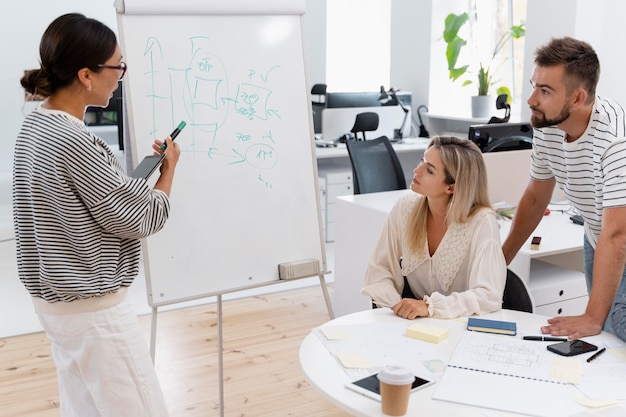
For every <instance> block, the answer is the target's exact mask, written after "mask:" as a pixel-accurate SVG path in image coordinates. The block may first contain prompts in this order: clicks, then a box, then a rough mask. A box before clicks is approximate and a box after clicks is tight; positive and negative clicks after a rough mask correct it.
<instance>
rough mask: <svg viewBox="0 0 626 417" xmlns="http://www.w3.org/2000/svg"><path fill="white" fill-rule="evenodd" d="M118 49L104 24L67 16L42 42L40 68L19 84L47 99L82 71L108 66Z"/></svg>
mask: <svg viewBox="0 0 626 417" xmlns="http://www.w3.org/2000/svg"><path fill="white" fill-rule="evenodd" d="M116 47H117V38H116V36H115V33H114V32H113V31H112V30H111V29H110V28H109V27H107V26H106V25H105V24H103V23H101V22H99V21H97V20H95V19H91V18H88V17H85V16H84V15H82V14H79V13H68V14H64V15H62V16H59V17H57V18H56V19H55V20H54V21H52V23H50V25H49V26H48V28H47V29H46V31H45V32H44V34H43V36H42V38H41V42H40V44H39V58H40V65H41V68H39V69H35V70H30V71H26V72H25V74H24V76H23V77H22V79H21V80H20V83H21V84H22V87H24V89H25V90H26V91H28V92H29V93H31V94H37V95H41V96H43V97H48V96H50V95H52V94H54V93H55V92H56V91H57V90H58V89H59V88H63V87H67V86H68V85H70V84H71V83H72V82H73V81H74V79H75V78H76V74H77V73H78V70H80V69H81V68H86V67H88V68H95V67H96V66H97V65H98V64H103V63H105V62H106V61H107V60H108V59H109V58H111V56H112V55H113V53H115V48H116Z"/></svg>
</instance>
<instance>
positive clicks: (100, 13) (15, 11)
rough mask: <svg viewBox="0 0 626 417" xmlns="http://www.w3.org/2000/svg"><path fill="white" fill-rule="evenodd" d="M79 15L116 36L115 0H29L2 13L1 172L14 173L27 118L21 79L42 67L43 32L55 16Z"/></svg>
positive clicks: (15, 3) (0, 82) (0, 25)
mask: <svg viewBox="0 0 626 417" xmlns="http://www.w3.org/2000/svg"><path fill="white" fill-rule="evenodd" d="M69 12H79V13H83V14H84V15H86V16H88V17H93V18H95V19H98V20H100V21H102V22H103V23H105V24H106V25H108V26H109V27H110V28H111V29H113V30H114V31H115V32H116V33H117V22H116V15H115V8H114V6H113V0H54V1H50V0H30V1H18V2H12V3H11V7H4V8H3V11H2V13H0V28H1V29H0V31H1V32H0V33H1V35H2V36H0V50H1V51H2V55H3V60H4V62H3V64H2V65H0V85H1V86H2V90H1V91H2V94H0V115H2V116H1V117H0V120H1V121H2V129H3V138H2V140H0V173H1V172H9V171H11V166H12V163H13V147H14V145H15V138H16V136H17V133H18V131H19V128H20V125H21V124H22V121H23V119H24V117H23V115H22V105H23V103H24V89H23V88H22V86H21V85H20V81H19V80H20V78H21V76H22V74H23V73H24V71H25V70H28V69H33V68H39V41H40V39H41V35H42V34H43V32H44V30H45V29H46V27H48V25H49V24H50V22H52V20H54V19H55V18H56V17H58V16H60V15H62V14H65V13H69Z"/></svg>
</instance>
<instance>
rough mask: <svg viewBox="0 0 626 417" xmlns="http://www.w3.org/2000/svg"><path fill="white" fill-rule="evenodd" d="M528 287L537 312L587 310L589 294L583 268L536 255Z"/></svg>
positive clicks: (556, 313) (562, 313) (558, 313)
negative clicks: (557, 262)
mask: <svg viewBox="0 0 626 417" xmlns="http://www.w3.org/2000/svg"><path fill="white" fill-rule="evenodd" d="M528 287H529V289H530V293H531V295H532V298H533V301H534V305H535V311H534V312H535V313H537V314H543V315H545V316H550V317H556V316H576V315H579V314H583V313H584V312H585V308H586V306H587V300H588V299H589V297H588V295H587V285H586V283H585V274H584V273H582V272H579V271H575V270H572V269H567V268H561V267H559V266H557V265H552V264H549V263H547V262H543V261H540V260H537V259H533V260H531V264H530V281H529V285H528Z"/></svg>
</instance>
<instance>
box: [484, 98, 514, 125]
mask: <svg viewBox="0 0 626 417" xmlns="http://www.w3.org/2000/svg"><path fill="white" fill-rule="evenodd" d="M508 97H509V96H508V95H507V94H500V95H499V96H498V97H497V98H496V109H498V110H500V109H506V110H505V113H504V117H503V118H499V117H496V116H493V117H492V118H491V119H489V122H488V124H489V123H508V122H509V119H510V118H511V106H510V105H509V103H507V102H506V101H507V99H508Z"/></svg>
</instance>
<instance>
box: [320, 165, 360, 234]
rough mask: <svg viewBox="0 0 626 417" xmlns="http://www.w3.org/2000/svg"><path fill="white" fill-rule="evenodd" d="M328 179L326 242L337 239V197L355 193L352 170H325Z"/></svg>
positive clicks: (325, 176) (325, 177)
mask: <svg viewBox="0 0 626 417" xmlns="http://www.w3.org/2000/svg"><path fill="white" fill-rule="evenodd" d="M322 175H324V179H325V180H326V223H325V226H324V230H325V233H326V242H334V241H335V199H336V198H337V197H339V196H342V195H352V194H354V187H353V183H352V171H351V170H349V171H346V170H337V171H335V170H330V171H326V172H324V173H323V174H322Z"/></svg>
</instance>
